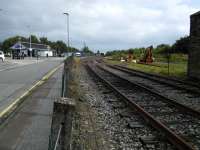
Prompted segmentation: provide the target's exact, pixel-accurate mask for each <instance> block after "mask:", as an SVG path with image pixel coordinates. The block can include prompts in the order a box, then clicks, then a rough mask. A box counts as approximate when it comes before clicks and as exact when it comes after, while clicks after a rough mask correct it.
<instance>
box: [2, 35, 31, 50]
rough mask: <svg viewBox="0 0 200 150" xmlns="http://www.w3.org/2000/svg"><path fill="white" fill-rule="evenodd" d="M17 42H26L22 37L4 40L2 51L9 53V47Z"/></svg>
mask: <svg viewBox="0 0 200 150" xmlns="http://www.w3.org/2000/svg"><path fill="white" fill-rule="evenodd" d="M18 41H27V39H26V38H25V37H22V36H14V37H10V38H8V39H6V40H5V41H4V42H3V44H2V50H3V51H4V52H5V53H7V52H10V47H12V46H13V45H14V44H15V43H17V42H18Z"/></svg>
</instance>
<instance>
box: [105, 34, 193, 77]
mask: <svg viewBox="0 0 200 150" xmlns="http://www.w3.org/2000/svg"><path fill="white" fill-rule="evenodd" d="M145 50H146V49H145V48H144V47H142V48H130V49H127V50H113V51H110V52H107V53H106V56H107V58H109V59H108V60H106V61H108V62H109V63H114V64H120V63H123V64H124V62H120V61H119V60H120V59H121V57H123V58H126V57H127V55H128V53H130V52H132V53H133V55H134V58H133V59H136V60H139V59H140V58H142V57H143V55H144V53H145ZM188 50H189V36H185V37H182V38H180V39H179V40H177V41H176V42H175V43H174V44H173V45H168V44H160V45H158V46H157V47H155V48H154V49H153V57H154V63H153V64H152V65H145V64H136V63H126V62H125V64H126V65H127V66H128V67H130V68H134V69H136V70H142V71H145V72H151V73H157V74H161V75H168V59H169V63H170V65H169V70H170V73H169V75H170V76H176V77H177V76H178V77H185V76H186V74H187V60H188Z"/></svg>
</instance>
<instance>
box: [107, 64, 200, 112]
mask: <svg viewBox="0 0 200 150" xmlns="http://www.w3.org/2000/svg"><path fill="white" fill-rule="evenodd" d="M107 68H108V67H107ZM109 70H111V71H112V72H114V73H117V74H118V75H120V76H122V77H124V78H126V79H129V80H130V81H132V82H135V83H139V84H141V85H143V86H146V87H148V88H151V89H153V90H154V91H157V92H159V93H160V94H162V95H164V96H166V97H168V98H170V99H173V100H176V101H177V102H179V103H181V104H184V105H186V106H189V107H191V108H194V109H196V110H199V111H200V95H198V94H190V93H187V92H185V90H181V89H176V88H175V87H171V86H169V85H165V84H161V83H158V82H156V81H153V80H150V79H146V78H142V77H139V76H133V75H130V74H128V73H125V72H122V71H120V70H116V69H113V68H110V67H109Z"/></svg>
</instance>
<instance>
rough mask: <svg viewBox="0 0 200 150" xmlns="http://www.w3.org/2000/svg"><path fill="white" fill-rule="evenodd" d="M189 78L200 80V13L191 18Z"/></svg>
mask: <svg viewBox="0 0 200 150" xmlns="http://www.w3.org/2000/svg"><path fill="white" fill-rule="evenodd" d="M188 76H189V77H190V78H194V79H198V80H199V79H200V11H199V12H197V13H195V14H193V15H191V16H190V49H189V61H188Z"/></svg>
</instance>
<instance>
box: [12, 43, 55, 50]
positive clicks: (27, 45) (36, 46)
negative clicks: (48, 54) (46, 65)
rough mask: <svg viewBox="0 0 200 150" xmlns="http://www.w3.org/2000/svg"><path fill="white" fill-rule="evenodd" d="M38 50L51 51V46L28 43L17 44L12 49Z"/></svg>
mask: <svg viewBox="0 0 200 150" xmlns="http://www.w3.org/2000/svg"><path fill="white" fill-rule="evenodd" d="M30 47H31V48H32V49H37V50H49V49H51V48H50V46H49V45H44V44H37V43H31V44H30V43H28V42H17V43H16V44H15V45H13V46H12V47H11V49H29V48H30Z"/></svg>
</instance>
